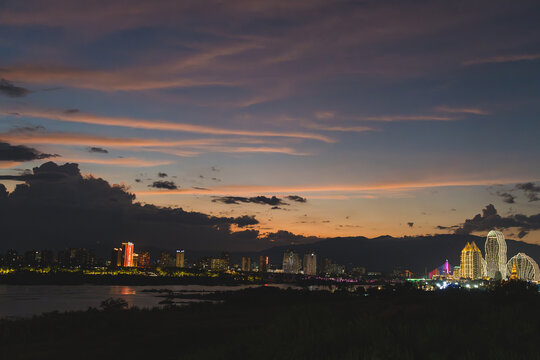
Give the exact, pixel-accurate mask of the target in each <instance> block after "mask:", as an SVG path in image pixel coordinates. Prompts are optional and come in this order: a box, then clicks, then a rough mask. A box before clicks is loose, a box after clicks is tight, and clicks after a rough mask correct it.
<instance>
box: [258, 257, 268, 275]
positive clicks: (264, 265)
mask: <svg viewBox="0 0 540 360" xmlns="http://www.w3.org/2000/svg"><path fill="white" fill-rule="evenodd" d="M268 265H269V261H268V256H266V255H261V256H259V272H267V271H268Z"/></svg>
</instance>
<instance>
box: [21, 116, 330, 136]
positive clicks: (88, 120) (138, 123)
mask: <svg viewBox="0 0 540 360" xmlns="http://www.w3.org/2000/svg"><path fill="white" fill-rule="evenodd" d="M18 112H19V113H20V114H21V115H22V116H30V117H38V118H46V119H50V120H58V121H63V122H74V123H85V124H93V125H105V126H119V127H128V128H136V129H149V130H164V131H179V132H188V133H197V134H210V135H237V136H258V137H288V138H299V139H310V140H319V141H323V142H327V143H333V142H335V140H334V139H332V138H330V137H328V136H325V135H320V134H315V133H307V132H288V131H264V130H262V131H256V130H241V129H224V128H218V127H212V126H205V125H194V124H185V123H176V122H169V121H151V120H144V119H136V118H130V117H110V116H99V115H90V114H84V113H80V112H52V111H35V110H28V111H18Z"/></svg>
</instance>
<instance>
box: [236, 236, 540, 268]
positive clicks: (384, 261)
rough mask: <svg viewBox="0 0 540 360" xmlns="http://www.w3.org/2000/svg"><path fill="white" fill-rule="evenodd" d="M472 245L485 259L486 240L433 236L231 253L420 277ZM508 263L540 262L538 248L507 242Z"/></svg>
mask: <svg viewBox="0 0 540 360" xmlns="http://www.w3.org/2000/svg"><path fill="white" fill-rule="evenodd" d="M471 241H474V242H476V245H478V247H479V248H480V250H482V255H483V256H485V251H484V245H485V238H484V237H479V236H474V235H455V234H449V235H433V236H418V237H404V238H394V237H391V236H381V237H377V238H373V239H368V238H366V237H339V238H329V239H325V240H321V241H318V242H315V243H311V244H301V245H290V246H278V247H273V248H270V249H267V250H265V251H261V252H252V253H243V254H242V253H233V254H232V260H233V261H234V262H237V261H239V260H240V257H241V256H251V257H252V259H253V261H255V260H256V259H257V258H258V256H259V255H262V254H264V255H268V256H269V257H270V262H271V263H272V264H281V262H282V260H283V253H284V252H285V251H286V250H287V249H293V250H295V251H297V252H298V253H299V254H300V255H301V256H302V257H303V254H304V253H306V252H309V251H314V252H315V253H316V254H317V257H318V260H319V262H322V259H323V258H329V259H332V260H333V261H334V262H336V263H338V264H342V265H346V266H348V267H352V266H364V267H366V269H367V270H368V271H381V272H385V273H387V272H391V271H393V269H394V268H395V267H401V268H402V269H409V270H411V271H413V272H414V273H418V274H423V273H424V272H425V271H426V269H427V271H431V270H433V269H434V268H436V267H437V266H440V265H442V264H443V263H444V262H445V260H446V259H448V260H449V262H450V264H451V265H459V262H460V254H461V250H462V249H463V248H464V247H465V245H466V243H467V242H471ZM506 244H507V247H508V251H507V255H508V259H510V258H511V257H512V256H514V255H516V254H517V253H518V252H524V253H526V254H527V255H529V256H530V257H532V258H533V259H535V260H536V261H540V246H539V245H534V244H529V243H525V242H522V241H515V240H506Z"/></svg>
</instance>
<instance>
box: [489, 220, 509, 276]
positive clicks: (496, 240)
mask: <svg viewBox="0 0 540 360" xmlns="http://www.w3.org/2000/svg"><path fill="white" fill-rule="evenodd" d="M485 250H486V263H487V264H486V276H487V277H488V278H490V279H506V274H507V270H506V241H505V240H504V235H503V233H502V232H500V231H495V230H491V231H490V232H489V233H488V235H487V239H486V249H485Z"/></svg>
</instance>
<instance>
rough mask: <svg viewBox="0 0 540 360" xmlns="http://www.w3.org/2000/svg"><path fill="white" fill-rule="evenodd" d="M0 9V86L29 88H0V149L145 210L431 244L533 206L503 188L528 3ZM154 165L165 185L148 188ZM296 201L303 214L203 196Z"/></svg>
mask: <svg viewBox="0 0 540 360" xmlns="http://www.w3.org/2000/svg"><path fill="white" fill-rule="evenodd" d="M0 7H1V8H2V11H0V77H1V78H2V79H4V80H5V81H6V82H8V83H9V84H10V85H12V86H14V87H18V88H23V89H27V90H29V91H30V92H29V93H27V94H25V95H23V96H13V95H14V94H13V93H10V92H9V89H8V90H6V91H2V93H1V95H0V140H1V141H3V142H7V143H9V144H13V145H25V146H29V147H33V148H36V149H38V150H39V151H41V152H43V153H49V154H58V155H60V157H56V158H54V159H53V160H54V161H56V162H59V163H61V162H65V161H69V162H77V163H79V164H80V167H81V169H82V170H83V172H84V173H88V174H93V175H94V176H99V177H103V178H104V179H106V180H108V181H110V182H111V183H123V184H126V185H128V186H130V189H131V191H133V192H134V193H135V194H136V195H137V199H139V200H140V201H143V202H148V203H155V204H159V205H169V206H179V207H183V208H184V209H188V210H196V211H202V212H206V213H212V214H221V215H231V214H234V215H242V214H250V215H251V214H253V215H256V216H257V218H258V219H259V221H260V224H259V225H257V227H258V228H259V229H260V230H261V231H262V232H265V231H275V230H279V229H282V230H289V231H292V232H295V233H300V234H304V235H320V236H342V235H343V236H345V235H366V236H376V235H381V234H391V235H396V236H399V235H414V234H428V233H435V232H441V231H442V230H440V229H437V228H436V227H437V226H438V225H443V226H451V225H456V224H459V223H462V222H463V221H464V220H465V219H467V218H472V217H473V216H474V215H475V214H477V213H479V212H480V210H481V209H482V208H484V207H485V206H486V205H487V204H490V203H492V204H494V205H495V207H496V208H497V209H498V211H499V213H500V214H501V215H503V216H507V215H511V214H525V215H534V214H537V213H539V210H540V206H539V205H540V201H529V200H530V199H529V198H527V197H526V194H524V193H523V192H522V191H520V190H517V189H516V188H515V187H516V184H518V183H525V182H533V183H536V182H537V181H538V180H540V167H539V165H540V160H539V159H540V146H538V134H539V131H540V122H539V121H538V117H539V114H540V86H539V84H540V41H539V40H538V39H540V25H539V24H538V14H539V13H540V6H539V4H538V3H537V2H534V1H524V2H520V3H519V5H517V4H516V3H513V2H508V1H475V2H470V1H455V2H427V1H350V2H349V1H296V2H290V1H227V2H221V1H184V2H177V1H153V2H147V1H132V2H129V5H126V3H125V2H120V1H97V2H83V1H66V0H53V1H48V2H46V3H43V2H39V1H25V2H24V4H22V3H21V2H20V1H2V2H1V4H0ZM91 147H99V148H102V149H105V150H107V153H103V152H101V153H96V152H89V151H88V149H89V148H91ZM48 160H50V159H41V160H37V161H29V162H22V163H21V162H9V161H4V162H2V163H0V166H1V169H0V172H1V173H2V174H4V175H7V174H14V173H18V172H20V171H21V170H23V169H29V168H32V167H33V166H36V165H38V164H39V163H42V162H44V161H48ZM158 172H163V173H166V174H167V177H166V178H165V179H166V180H167V181H172V182H174V184H175V185H176V186H177V189H176V190H167V189H156V188H154V187H152V184H153V182H154V181H157V180H159V179H161V178H158V176H157V174H158ZM136 179H138V180H140V182H137V181H136ZM5 184H6V185H7V186H8V188H9V189H13V186H14V185H15V183H13V182H5ZM503 192H511V193H512V194H513V196H515V200H514V202H513V203H508V202H505V201H504V198H503V197H501V196H500V193H503ZM292 194H294V195H299V196H303V197H305V198H306V199H307V202H305V203H291V204H289V205H288V206H287V207H286V208H285V209H271V208H270V207H269V206H265V205H260V204H253V203H242V204H232V205H231V204H223V203H219V202H215V201H213V200H215V199H216V197H219V196H226V195H234V196H246V197H249V196H257V195H265V196H273V195H276V196H286V195H292ZM409 222H410V223H414V224H413V225H412V226H410V225H408V223H409ZM514 233H517V232H516V231H515V229H507V234H508V236H509V237H511V236H512V235H511V234H514ZM524 240H525V241H529V242H536V243H540V234H539V233H537V232H535V231H532V232H530V233H529V234H528V235H527V236H525V237H524Z"/></svg>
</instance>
